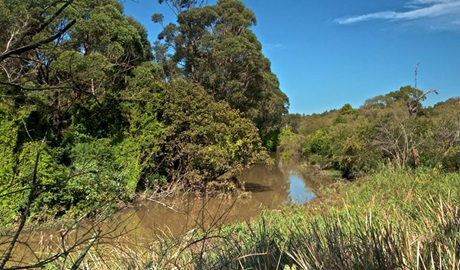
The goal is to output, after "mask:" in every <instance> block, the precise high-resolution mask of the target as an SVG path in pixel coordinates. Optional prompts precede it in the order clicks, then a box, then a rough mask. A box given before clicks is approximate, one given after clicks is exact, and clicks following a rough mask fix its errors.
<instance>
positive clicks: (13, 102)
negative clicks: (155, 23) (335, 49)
mask: <svg viewBox="0 0 460 270" xmlns="http://www.w3.org/2000/svg"><path fill="white" fill-rule="evenodd" d="M160 2H162V1H160ZM0 3H1V5H0V24H1V26H2V32H1V33H0V51H1V52H2V53H0V98H1V99H0V130H1V133H0V151H1V153H2V155H1V156H0V205H1V206H2V207H1V210H0V223H1V224H8V223H9V222H12V221H14V220H15V218H17V217H18V216H19V215H20V214H21V213H27V215H29V216H32V217H35V218H36V219H42V218H47V217H49V216H61V215H63V214H66V213H71V214H72V215H76V214H80V213H84V212H86V211H89V210H91V209H97V208H98V206H102V205H104V204H107V203H108V202H110V203H114V202H117V201H119V200H131V199H132V198H133V197H134V196H135V194H136V192H138V191H143V190H150V189H152V190H161V189H164V188H166V187H168V186H170V185H171V184H177V186H178V187H180V188H203V187H206V186H209V184H210V182H212V181H216V180H217V181H219V183H220V184H222V185H223V186H225V183H227V182H228V181H230V180H231V179H232V178H233V177H234V176H235V174H236V173H237V172H238V171H239V170H241V169H242V168H243V167H245V166H249V165H250V164H253V163H256V162H265V161H267V160H268V159H269V157H268V155H267V150H266V148H265V147H263V145H264V144H265V145H270V146H274V144H273V143H276V140H275V139H276V136H273V134H277V131H278V130H279V127H280V123H281V117H282V115H283V114H285V113H286V112H287V102H288V101H287V97H286V96H285V95H284V93H282V92H281V90H280V89H279V85H278V81H277V79H276V76H275V75H274V74H273V73H272V72H271V71H270V62H269V61H268V60H267V59H266V58H265V57H264V56H263V55H262V53H261V44H260V43H259V42H258V41H257V38H256V37H255V35H254V34H253V33H252V31H251V30H250V27H251V26H252V25H253V24H254V23H255V16H254V14H253V13H252V12H251V11H250V10H249V9H247V8H246V7H245V6H244V5H243V3H242V2H240V1H237V0H225V1H219V2H218V3H217V5H215V6H200V5H198V3H195V4H197V5H196V8H192V6H191V5H190V4H191V3H189V5H185V4H181V3H176V4H177V5H178V7H182V8H181V12H180V14H178V25H177V26H174V27H173V26H172V25H171V26H168V27H166V28H165V30H164V31H163V33H161V34H160V38H162V37H165V36H166V35H167V36H168V37H167V38H166V39H162V40H163V41H161V42H160V41H159V42H157V44H156V46H155V47H156V48H157V49H156V50H155V54H154V53H153V50H152V46H151V44H150V42H149V40H148V39H147V31H146V29H145V28H144V27H143V26H142V25H141V24H140V23H139V22H137V21H136V20H135V19H133V18H130V17H127V16H125V15H124V14H123V6H122V4H121V3H120V2H119V1H117V0H98V1H91V0H65V1H64V0H63V1H50V0H39V1H32V0H30V1H29V0H28V1H17V0H1V1H0ZM202 4H203V3H202ZM152 12H153V11H152ZM153 17H154V18H160V17H161V16H160V15H155V16H153ZM205 19H206V20H205ZM168 29H169V30H168ZM168 31H169V32H168ZM192 43H193V45H192ZM165 46H166V47H168V46H173V47H174V50H172V48H169V49H167V50H165V51H163V54H162V50H161V48H165ZM171 51H173V52H174V55H173V56H171V57H170V56H169V55H168V54H169V53H171ZM37 152H38V153H39V159H38V162H37V160H36V153H37ZM230 182H231V181H230ZM222 185H220V186H222ZM231 185H232V186H234V183H232V184H231ZM28 194H29V195H30V194H32V195H33V196H32V195H31V196H28ZM27 198H30V199H32V202H31V205H30V207H29V204H28V202H27ZM26 208H27V209H26ZM29 208H30V209H29ZM29 210H30V212H29Z"/></svg>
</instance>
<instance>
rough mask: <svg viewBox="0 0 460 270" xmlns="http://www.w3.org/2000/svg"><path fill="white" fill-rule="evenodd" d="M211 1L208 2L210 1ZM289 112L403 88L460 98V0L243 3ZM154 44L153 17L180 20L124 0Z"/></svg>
mask: <svg viewBox="0 0 460 270" xmlns="http://www.w3.org/2000/svg"><path fill="white" fill-rule="evenodd" d="M213 2H214V1H212V0H211V1H209V3H210V4H211V3H213ZM243 2H244V3H245V5H246V6H247V7H248V8H250V9H251V10H252V11H254V13H255V15H256V17H257V25H256V26H255V27H253V28H252V30H253V31H254V33H255V34H256V35H257V37H258V39H259V40H260V41H261V43H262V45H263V53H264V55H265V56H266V57H267V58H268V59H270V61H271V63H272V70H273V72H274V73H275V74H276V75H277V76H278V79H279V81H280V84H281V89H282V90H283V91H284V92H285V93H286V94H287V95H288V97H289V100H290V110H289V111H290V112H291V113H301V114H312V113H321V112H324V111H326V110H331V109H337V108H340V107H342V106H343V105H344V104H346V103H350V104H351V105H352V106H353V107H355V108H356V107H359V106H361V105H362V104H363V103H364V101H365V100H366V99H368V98H372V97H374V96H377V95H381V94H386V93H388V92H390V91H394V90H397V89H399V87H401V86H405V85H414V69H415V65H416V64H417V63H419V62H420V65H419V69H418V83H417V86H418V88H419V89H421V90H428V89H436V90H438V92H439V95H430V96H429V97H428V99H427V101H425V105H433V104H435V103H436V102H439V101H443V100H446V99H448V98H450V97H457V96H460V0H385V1H364V0H360V1H358V0H348V1H344V0H321V1H306V0H291V1H279V0H243ZM123 3H124V5H125V14H126V15H130V16H133V17H135V18H136V19H137V20H138V21H140V22H141V23H142V24H143V25H144V26H145V27H146V28H147V30H148V31H149V37H150V39H151V40H152V41H153V40H155V39H156V36H157V34H158V33H159V31H161V29H160V26H159V25H156V24H154V23H152V22H151V20H150V18H151V15H152V14H153V13H163V14H164V15H165V19H166V20H173V21H174V20H175V16H174V14H173V13H172V11H171V10H170V9H168V7H167V6H166V5H159V4H158V3H157V0H124V1H123Z"/></svg>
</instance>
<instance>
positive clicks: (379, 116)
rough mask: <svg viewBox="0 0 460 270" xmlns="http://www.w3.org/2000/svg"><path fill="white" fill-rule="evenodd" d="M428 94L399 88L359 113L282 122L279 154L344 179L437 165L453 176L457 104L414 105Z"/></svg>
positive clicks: (459, 149) (458, 162)
mask: <svg viewBox="0 0 460 270" xmlns="http://www.w3.org/2000/svg"><path fill="white" fill-rule="evenodd" d="M432 91H433V90H431V91H426V92H422V91H421V90H418V89H415V88H412V87H410V86H405V87H401V89H400V90H398V91H394V92H391V93H388V94H386V95H383V96H378V97H375V98H372V99H369V100H367V101H366V103H365V104H364V105H363V106H361V107H360V108H359V109H353V108H352V107H351V106H350V105H349V104H346V105H344V106H343V107H342V108H341V109H339V110H333V111H329V112H324V113H322V114H314V115H309V116H300V115H297V117H296V116H290V117H288V118H286V123H287V125H288V128H290V130H291V131H292V134H291V135H290V136H289V137H281V138H282V140H281V142H280V146H281V148H280V149H279V150H280V151H282V152H285V149H289V151H290V152H291V153H289V155H301V156H303V157H304V158H306V160H307V161H308V162H309V163H310V164H312V165H318V166H320V167H321V168H323V169H335V170H340V171H341V172H342V175H343V176H344V177H346V178H350V179H353V178H357V177H361V176H363V175H366V174H370V173H373V172H375V171H379V169H380V168H381V167H382V166H392V167H397V168H416V167H419V166H426V167H435V166H438V165H442V166H443V168H444V169H446V170H448V171H458V170H459V169H460V159H459V158H460V156H459V153H460V134H459V132H458V130H459V129H460V106H459V104H458V101H459V100H460V99H459V98H452V99H449V100H447V101H446V102H440V103H438V104H436V105H435V106H433V107H428V108H425V107H423V106H422V105H421V104H420V102H421V101H422V100H424V99H425V98H426V96H427V94H429V93H431V92H432ZM414 104H416V106H415V105H414ZM283 132H284V131H283ZM299 142H300V143H299ZM285 154H288V153H285Z"/></svg>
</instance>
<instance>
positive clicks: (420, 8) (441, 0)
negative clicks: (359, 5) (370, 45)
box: [335, 0, 460, 24]
mask: <svg viewBox="0 0 460 270" xmlns="http://www.w3.org/2000/svg"><path fill="white" fill-rule="evenodd" d="M405 8H406V9H408V10H407V11H401V12H397V11H380V12H374V13H369V14H364V15H358V16H352V17H346V18H340V19H336V20H335V21H336V22H337V23H339V24H351V23H357V22H363V21H369V20H376V19H381V20H391V21H400V20H416V19H421V18H434V17H443V16H446V17H447V16H451V15H459V16H460V0H410V1H408V2H407V3H406V5H405Z"/></svg>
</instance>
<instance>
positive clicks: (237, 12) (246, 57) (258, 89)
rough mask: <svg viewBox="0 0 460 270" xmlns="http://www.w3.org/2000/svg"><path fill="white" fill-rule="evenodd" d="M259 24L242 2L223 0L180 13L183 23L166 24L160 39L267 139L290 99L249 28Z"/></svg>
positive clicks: (186, 70)
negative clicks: (280, 85)
mask: <svg viewBox="0 0 460 270" xmlns="http://www.w3.org/2000/svg"><path fill="white" fill-rule="evenodd" d="M156 19H157V20H158V19H159V18H158V17H156ZM255 23H256V18H255V15H254V13H253V12H252V11H251V10H249V9H248V8H246V7H245V6H244V4H243V3H242V2H241V1H238V0H220V1H218V2H217V4H216V5H215V6H205V7H199V8H193V9H190V10H188V11H185V12H182V13H180V14H179V15H178V24H177V25H168V26H167V27H165V31H163V32H162V33H161V34H160V35H159V38H160V39H162V38H163V39H164V41H165V43H166V46H167V47H168V48H171V49H173V50H174V54H173V55H172V58H171V60H172V61H173V62H174V63H175V64H177V65H179V66H180V67H181V69H182V71H183V74H184V76H185V77H186V78H188V79H190V80H191V81H193V82H196V83H198V84H200V85H201V86H203V87H204V88H205V89H206V91H208V93H210V94H211V95H212V96H213V97H214V99H215V100H218V101H220V100H222V101H226V102H227V103H228V104H229V105H230V107H231V108H234V109H238V110H239V111H241V112H242V113H243V115H244V116H245V117H246V118H249V119H250V120H252V121H253V122H254V123H255V124H256V126H257V127H258V128H259V131H260V134H261V136H262V138H264V139H266V140H268V137H269V134H270V133H271V132H273V131H276V130H278V129H279V127H280V124H281V117H282V116H283V115H284V114H286V113H287V108H288V104H289V103H288V98H287V96H286V95H285V94H284V93H283V92H282V91H281V90H280V88H279V82H278V79H277V77H276V75H275V74H273V72H272V71H271V68H270V61H269V60H268V59H267V58H265V57H264V55H263V54H262V45H261V43H260V42H259V41H258V40H257V37H256V36H255V35H254V33H253V32H252V31H251V29H250V27H251V26H253V25H255Z"/></svg>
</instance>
